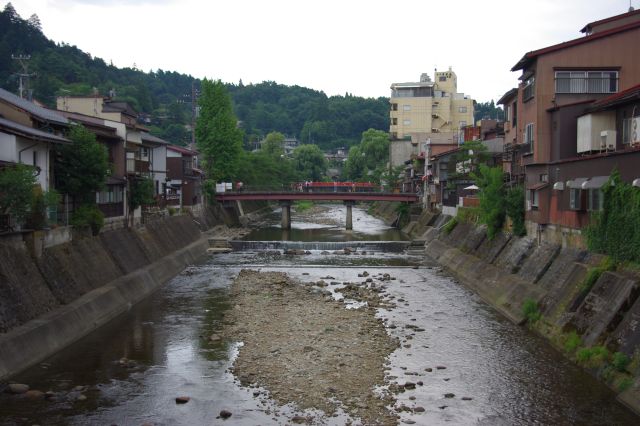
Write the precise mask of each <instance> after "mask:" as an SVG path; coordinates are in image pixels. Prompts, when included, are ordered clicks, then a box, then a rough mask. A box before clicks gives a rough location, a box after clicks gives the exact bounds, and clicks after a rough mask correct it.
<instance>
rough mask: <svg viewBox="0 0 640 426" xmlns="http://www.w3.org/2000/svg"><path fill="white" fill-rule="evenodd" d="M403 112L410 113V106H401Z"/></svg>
mask: <svg viewBox="0 0 640 426" xmlns="http://www.w3.org/2000/svg"><path fill="white" fill-rule="evenodd" d="M402 110H403V111H411V105H402Z"/></svg>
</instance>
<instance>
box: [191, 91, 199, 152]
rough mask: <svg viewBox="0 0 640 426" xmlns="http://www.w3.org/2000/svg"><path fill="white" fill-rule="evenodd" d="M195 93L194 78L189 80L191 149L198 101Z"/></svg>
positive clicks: (193, 149) (194, 135) (194, 139)
mask: <svg viewBox="0 0 640 426" xmlns="http://www.w3.org/2000/svg"><path fill="white" fill-rule="evenodd" d="M197 95H198V94H197V93H196V82H195V80H194V81H192V82H191V146H190V147H189V148H191V150H192V151H195V149H196V112H197V111H198V110H197V106H198V102H197V99H196V98H197Z"/></svg>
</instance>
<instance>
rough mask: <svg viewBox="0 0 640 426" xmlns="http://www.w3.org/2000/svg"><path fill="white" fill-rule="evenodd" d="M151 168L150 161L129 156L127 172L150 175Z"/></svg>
mask: <svg viewBox="0 0 640 426" xmlns="http://www.w3.org/2000/svg"><path fill="white" fill-rule="evenodd" d="M150 170H151V168H150V165H149V162H148V161H144V160H138V159H135V158H127V173H132V174H139V175H148V174H149V171H150Z"/></svg>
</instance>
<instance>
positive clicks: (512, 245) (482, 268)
mask: <svg viewBox="0 0 640 426" xmlns="http://www.w3.org/2000/svg"><path fill="white" fill-rule="evenodd" d="M430 221H431V222H432V223H437V222H438V221H437V220H433V219H430ZM414 230H415V229H414ZM417 231H419V232H422V234H421V235H422V238H423V239H424V240H425V253H426V255H427V256H429V257H430V258H432V259H434V260H436V261H437V262H438V263H440V264H441V265H442V266H444V267H445V268H446V269H447V270H448V271H449V272H450V273H451V274H452V275H454V276H455V277H456V278H458V279H459V280H460V281H461V282H462V283H463V284H465V285H466V286H467V287H469V288H471V289H472V290H474V291H475V292H476V293H477V294H478V295H479V296H480V297H482V298H483V299H484V300H485V301H486V302H487V303H489V304H490V305H492V306H493V307H495V308H496V309H497V310H498V311H500V312H501V313H502V314H504V315H505V316H506V317H507V318H509V319H510V320H512V321H514V322H516V323H523V322H524V321H525V320H526V318H525V316H524V312H523V305H524V303H525V301H527V300H529V299H530V300H533V301H535V302H537V303H538V306H539V309H540V314H541V321H538V323H536V324H537V325H536V326H535V327H534V330H535V331H536V332H537V333H538V334H540V335H541V336H542V337H545V338H546V339H548V340H549V342H550V343H552V344H553V345H554V346H556V347H557V348H558V349H559V350H560V351H562V352H563V353H565V355H567V356H573V355H574V354H572V353H571V354H569V353H566V352H564V347H563V343H564V342H565V341H566V339H567V336H568V333H569V332H577V333H578V335H579V336H580V337H581V346H582V347H592V346H596V345H605V346H606V347H607V348H608V350H609V352H610V353H613V352H618V351H619V352H622V353H624V354H626V355H627V356H629V357H630V358H632V357H634V356H635V357H636V358H638V360H640V327H638V326H637V325H638V324H639V323H640V298H639V297H638V296H639V294H640V279H639V277H638V275H637V273H632V272H630V271H617V272H604V273H602V275H601V276H600V277H599V279H598V280H597V282H596V283H595V284H594V285H593V287H592V288H591V289H588V288H586V287H585V286H584V284H583V282H584V279H585V277H586V275H587V273H588V271H589V269H590V268H593V267H594V266H596V265H598V264H599V262H600V260H601V259H602V256H599V255H594V254H591V253H588V252H586V251H580V250H577V249H572V248H563V247H562V246H561V244H560V243H549V242H543V243H541V244H539V243H538V242H537V241H536V240H534V239H532V238H527V237H523V238H518V237H513V236H510V235H508V234H502V233H501V234H498V235H497V236H496V237H495V238H494V239H493V240H489V239H488V238H487V237H486V230H485V228H484V227H482V226H480V227H476V226H473V225H470V224H468V223H464V222H461V223H458V224H457V225H456V227H455V228H453V230H451V232H450V233H446V232H445V231H444V229H443V228H437V227H435V226H432V227H429V226H427V227H424V228H423V229H418V230H417ZM634 368H635V367H634ZM639 369H640V368H639ZM590 371H591V372H592V373H594V374H596V375H598V376H599V377H600V378H603V377H604V376H603V375H604V374H605V372H604V371H600V370H598V369H592V370H590ZM628 373H630V374H632V376H633V384H632V386H630V387H629V388H628V389H626V390H624V391H623V392H622V393H620V394H619V400H620V401H622V402H623V403H625V404H626V405H628V406H629V407H630V408H632V409H633V410H634V411H636V412H637V413H639V414H640V378H639V377H640V371H628ZM610 377H611V376H610V375H609V378H606V377H604V378H603V380H605V381H607V384H609V385H610V386H611V387H612V389H614V391H617V390H618V388H617V387H616V386H617V385H616V383H617V382H616V381H615V380H614V379H611V378H610Z"/></svg>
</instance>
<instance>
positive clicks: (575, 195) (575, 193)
mask: <svg viewBox="0 0 640 426" xmlns="http://www.w3.org/2000/svg"><path fill="white" fill-rule="evenodd" d="M569 208H570V209H571V210H582V190H581V189H577V188H571V190H570V191H569Z"/></svg>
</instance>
